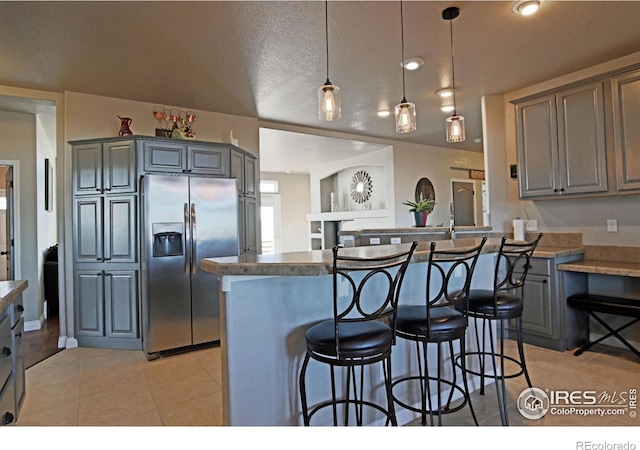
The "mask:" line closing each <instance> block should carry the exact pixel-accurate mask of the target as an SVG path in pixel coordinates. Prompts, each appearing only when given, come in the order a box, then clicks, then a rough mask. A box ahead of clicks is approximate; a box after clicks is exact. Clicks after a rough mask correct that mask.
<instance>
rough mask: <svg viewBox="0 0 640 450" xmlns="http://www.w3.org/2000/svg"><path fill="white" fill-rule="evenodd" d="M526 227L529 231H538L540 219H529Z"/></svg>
mask: <svg viewBox="0 0 640 450" xmlns="http://www.w3.org/2000/svg"><path fill="white" fill-rule="evenodd" d="M526 228H527V231H538V221H537V220H527V225H526Z"/></svg>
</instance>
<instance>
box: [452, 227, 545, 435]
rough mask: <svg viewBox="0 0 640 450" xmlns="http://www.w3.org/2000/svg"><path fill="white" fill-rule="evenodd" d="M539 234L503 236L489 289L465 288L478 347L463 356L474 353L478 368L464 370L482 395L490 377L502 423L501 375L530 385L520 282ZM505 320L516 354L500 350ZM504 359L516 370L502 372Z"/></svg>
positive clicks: (505, 414)
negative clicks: (513, 331) (488, 361)
mask: <svg viewBox="0 0 640 450" xmlns="http://www.w3.org/2000/svg"><path fill="white" fill-rule="evenodd" d="M541 238H542V233H540V234H539V235H538V237H537V238H536V239H535V240H533V241H531V242H522V241H510V242H507V238H506V237H503V238H502V242H501V243H500V250H499V251H498V256H497V258H496V264H495V272H494V278H493V289H491V290H482V289H472V290H470V291H469V304H468V307H467V308H466V314H467V316H468V317H472V318H473V319H474V325H475V340H476V346H477V348H478V351H474V352H467V356H470V355H477V356H478V361H479V367H480V369H479V372H478V371H475V370H472V369H470V368H467V372H468V373H471V374H473V375H477V376H480V395H484V379H485V377H486V376H490V377H492V378H494V380H495V386H496V392H497V395H498V408H499V410H500V419H501V421H502V425H509V415H508V411H507V391H506V388H505V379H508V378H515V377H518V376H520V375H523V374H524V376H525V379H526V380H527V384H528V385H529V387H531V379H530V378H529V372H528V371H527V365H526V362H525V358H524V347H523V345H522V310H523V308H524V283H525V280H526V278H527V274H528V273H529V269H530V268H531V257H532V255H533V252H534V251H535V249H536V247H537V246H538V243H539V242H540V239H541ZM457 309H458V310H459V311H464V306H458V307H457ZM508 320H513V321H514V324H515V328H516V341H517V345H518V357H517V358H515V357H513V356H510V355H506V354H505V350H504V335H505V327H504V326H505V322H506V321H508ZM494 321H495V322H497V323H498V326H499V329H498V331H497V333H498V338H499V340H500V348H499V349H498V351H496V348H495V345H494V336H493V335H494V333H493V327H492V324H491V322H494ZM478 322H481V325H482V341H481V340H480V334H479V331H478V330H479V326H478ZM487 333H488V338H489V339H488V341H489V347H490V348H489V350H488V351H487V349H486V342H487V339H486V337H487ZM487 357H489V358H491V364H492V367H491V368H492V369H493V371H492V374H488V373H487V371H486V370H485V369H486V367H485V366H486V364H485V359H486V358H487ZM496 358H499V359H500V370H499V371H498V367H497V365H496ZM505 360H508V361H511V362H512V363H514V364H515V365H516V366H517V371H516V372H513V373H508V374H507V373H505ZM457 361H458V362H461V361H462V359H461V358H457Z"/></svg>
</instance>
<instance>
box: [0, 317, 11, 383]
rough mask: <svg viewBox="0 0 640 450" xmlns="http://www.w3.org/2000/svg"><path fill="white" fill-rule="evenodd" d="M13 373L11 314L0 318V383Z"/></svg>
mask: <svg viewBox="0 0 640 450" xmlns="http://www.w3.org/2000/svg"><path fill="white" fill-rule="evenodd" d="M9 375H11V323H10V321H9V315H8V314H4V315H3V316H2V319H0V385H3V384H4V382H5V381H6V380H7V378H9Z"/></svg>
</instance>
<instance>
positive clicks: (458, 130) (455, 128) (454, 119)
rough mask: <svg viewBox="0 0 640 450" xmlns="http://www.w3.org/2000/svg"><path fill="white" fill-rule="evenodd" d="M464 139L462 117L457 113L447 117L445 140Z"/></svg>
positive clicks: (457, 140)
mask: <svg viewBox="0 0 640 450" xmlns="http://www.w3.org/2000/svg"><path fill="white" fill-rule="evenodd" d="M463 141H464V117H462V116H459V115H457V114H455V113H454V114H453V116H451V117H449V118H448V119H447V142H463Z"/></svg>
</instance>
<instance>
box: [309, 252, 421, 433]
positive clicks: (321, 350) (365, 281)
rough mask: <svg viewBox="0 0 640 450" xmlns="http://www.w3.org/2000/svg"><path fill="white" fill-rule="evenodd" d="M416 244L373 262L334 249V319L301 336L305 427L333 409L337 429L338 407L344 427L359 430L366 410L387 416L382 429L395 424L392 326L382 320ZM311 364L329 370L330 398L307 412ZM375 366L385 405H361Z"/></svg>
mask: <svg viewBox="0 0 640 450" xmlns="http://www.w3.org/2000/svg"><path fill="white" fill-rule="evenodd" d="M417 245H418V243H417V242H414V243H413V244H411V246H410V247H409V248H408V250H406V251H404V252H401V253H396V254H393V255H386V256H379V257H372V258H360V257H355V256H347V255H348V254H349V252H350V251H353V253H357V249H343V250H340V252H343V253H345V254H343V255H339V254H338V253H339V249H338V247H334V248H333V319H330V320H325V321H323V322H320V323H318V324H316V325H313V326H311V327H310V328H309V329H308V330H307V332H306V335H305V338H306V342H307V353H306V355H305V358H304V362H303V364H302V369H301V371H300V398H301V401H302V416H303V420H304V424H305V425H306V426H308V425H310V420H311V418H312V417H313V415H314V414H316V413H317V412H318V411H320V410H322V409H323V408H326V407H331V408H332V410H333V424H334V425H338V405H343V408H342V409H343V414H344V418H343V424H344V425H348V424H349V419H350V417H354V419H355V422H356V424H357V425H362V424H363V417H364V415H363V414H364V412H363V409H364V407H365V406H366V407H369V408H373V410H376V411H379V412H381V413H382V414H383V417H386V419H385V425H388V424H391V425H397V421H396V415H395V410H394V407H393V398H392V395H391V347H392V345H393V344H394V343H395V333H394V321H393V320H392V319H391V320H389V321H388V322H386V321H385V320H384V319H387V318H390V317H391V315H392V314H393V313H395V312H396V309H397V306H398V296H399V295H400V287H401V286H402V281H403V279H404V275H405V272H406V270H407V266H408V265H409V262H410V260H411V256H412V255H413V252H414V250H415V248H416V246H417ZM354 250H355V251H354ZM311 359H314V360H316V361H319V362H321V363H324V364H328V365H329V366H330V371H331V394H332V395H331V399H330V400H326V401H322V402H320V403H318V404H316V405H315V406H313V407H312V408H311V409H309V406H308V404H307V389H306V380H305V377H306V372H307V366H308V364H309V361H310V360H311ZM378 362H380V363H381V364H382V371H383V373H384V388H385V391H386V394H385V395H386V399H387V405H386V406H381V405H378V404H376V403H374V402H373V401H369V400H366V399H365V398H364V395H363V394H364V392H363V391H364V388H363V387H364V367H365V366H368V365H370V364H374V363H378ZM336 367H345V368H346V381H345V382H344V384H343V385H342V389H340V391H339V392H338V390H337V388H336ZM356 368H358V369H359V371H358V372H359V376H357V375H358V374H357V373H356ZM352 394H353V397H352ZM338 397H340V398H338ZM351 406H353V411H352V412H351V413H350V409H351V408H350V407H351Z"/></svg>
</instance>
